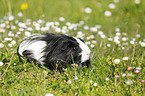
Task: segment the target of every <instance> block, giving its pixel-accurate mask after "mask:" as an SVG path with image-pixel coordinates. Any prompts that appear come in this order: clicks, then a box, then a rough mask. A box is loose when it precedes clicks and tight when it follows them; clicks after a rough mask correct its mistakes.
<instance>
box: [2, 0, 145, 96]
mask: <svg viewBox="0 0 145 96" xmlns="http://www.w3.org/2000/svg"><path fill="white" fill-rule="evenodd" d="M144 18H145V1H144V0H1V1H0V88H1V90H0V95H1V96H144V95H145V88H144V87H145V68H144V67H145V29H144V26H145V19H144ZM34 33H40V34H45V33H55V34H66V35H69V36H74V37H78V38H81V39H83V40H84V42H85V43H86V44H87V45H88V46H89V47H90V49H91V56H90V59H91V66H90V67H89V68H86V67H83V68H79V69H78V68H77V64H72V66H71V67H68V68H66V69H64V73H59V72H58V71H57V70H55V71H50V70H49V69H46V68H44V67H42V68H40V67H39V66H37V65H34V63H28V62H27V60H25V61H23V62H21V61H20V60H19V57H18V56H17V48H18V46H19V44H20V43H21V42H22V41H23V40H25V39H27V38H29V37H30V36H31V35H32V34H34Z"/></svg>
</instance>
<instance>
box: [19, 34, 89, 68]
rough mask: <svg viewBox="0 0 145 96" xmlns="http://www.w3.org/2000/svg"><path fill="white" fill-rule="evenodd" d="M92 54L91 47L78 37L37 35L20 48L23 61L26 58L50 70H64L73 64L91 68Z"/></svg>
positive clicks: (23, 43)
mask: <svg viewBox="0 0 145 96" xmlns="http://www.w3.org/2000/svg"><path fill="white" fill-rule="evenodd" d="M90 52H91V51H90V49H89V47H88V46H87V45H86V44H85V43H84V42H83V41H82V40H80V39H78V38H76V37H69V36H66V35H56V34H51V33H47V34H45V35H41V34H35V35H33V36H32V37H31V38H30V39H28V40H25V41H23V42H22V43H21V44H20V46H19V48H18V55H19V57H20V58H21V59H23V57H26V58H27V60H28V61H29V62H32V61H33V62H34V63H35V64H41V65H44V66H45V67H47V68H49V69H50V70H55V69H56V68H57V69H58V70H62V68H65V67H66V66H67V65H70V64H73V63H75V64H78V66H79V67H82V66H87V67H89V65H90ZM56 64H57V65H56Z"/></svg>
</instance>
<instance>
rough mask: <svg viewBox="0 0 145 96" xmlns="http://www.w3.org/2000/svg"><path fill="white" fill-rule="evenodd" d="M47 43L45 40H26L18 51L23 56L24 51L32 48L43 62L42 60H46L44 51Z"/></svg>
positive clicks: (36, 56)
mask: <svg viewBox="0 0 145 96" xmlns="http://www.w3.org/2000/svg"><path fill="white" fill-rule="evenodd" d="M46 45H47V44H46V42H45V41H37V40H33V41H31V40H25V41H23V42H22V43H21V44H20V46H19V50H18V52H19V54H20V55H21V56H23V54H22V53H23V51H25V50H30V51H31V52H32V54H33V55H34V58H35V59H36V60H37V61H39V62H40V63H41V64H43V62H42V60H44V58H42V56H44V52H42V51H43V50H44V47H45V46H46Z"/></svg>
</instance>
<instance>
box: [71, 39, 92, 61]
mask: <svg viewBox="0 0 145 96" xmlns="http://www.w3.org/2000/svg"><path fill="white" fill-rule="evenodd" d="M73 38H74V39H75V40H77V42H78V43H79V47H80V48H81V49H82V52H81V53H80V54H81V55H82V56H81V63H83V62H85V61H87V60H89V58H90V52H91V50H90V48H89V47H88V46H87V45H86V44H85V43H84V42H82V41H81V40H80V39H78V38H76V37H73Z"/></svg>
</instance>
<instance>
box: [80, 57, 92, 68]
mask: <svg viewBox="0 0 145 96" xmlns="http://www.w3.org/2000/svg"><path fill="white" fill-rule="evenodd" d="M84 66H87V68H88V67H89V66H90V59H89V60H86V61H85V62H82V63H81V66H80V67H84Z"/></svg>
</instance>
